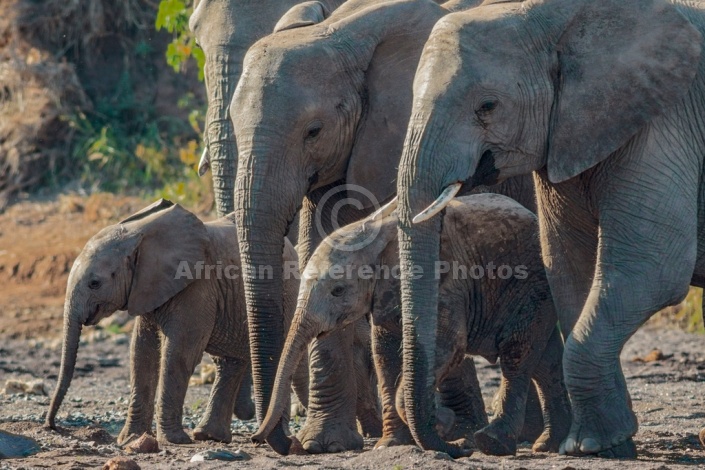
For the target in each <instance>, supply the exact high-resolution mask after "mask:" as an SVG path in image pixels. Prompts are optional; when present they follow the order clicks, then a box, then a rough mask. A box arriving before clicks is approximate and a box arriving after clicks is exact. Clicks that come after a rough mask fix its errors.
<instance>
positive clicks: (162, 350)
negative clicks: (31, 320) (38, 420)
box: [46, 199, 308, 444]
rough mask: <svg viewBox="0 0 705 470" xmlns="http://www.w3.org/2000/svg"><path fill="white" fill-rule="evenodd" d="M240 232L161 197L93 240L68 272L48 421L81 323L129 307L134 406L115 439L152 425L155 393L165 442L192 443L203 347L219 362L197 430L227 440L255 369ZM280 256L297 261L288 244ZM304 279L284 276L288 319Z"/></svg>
mask: <svg viewBox="0 0 705 470" xmlns="http://www.w3.org/2000/svg"><path fill="white" fill-rule="evenodd" d="M235 232H236V229H235V225H234V223H233V221H232V219H231V218H227V217H225V218H221V219H218V220H216V221H213V222H208V223H203V222H201V221H200V220H199V219H198V217H196V216H195V215H193V214H192V213H191V212H189V211H187V210H185V209H183V208H182V207H181V206H179V205H178V204H173V203H171V202H169V201H166V200H163V199H162V200H159V201H157V202H156V203H154V204H152V205H151V206H149V207H147V208H145V209H143V210H141V211H140V212H138V213H136V214H134V215H132V216H130V217H128V218H127V219H125V220H123V221H121V222H119V223H118V224H115V225H111V226H109V227H106V228H105V229H103V230H101V231H100V232H99V233H98V234H96V235H95V236H94V237H93V238H91V239H90V240H89V241H88V243H87V244H86V246H85V248H84V249H83V250H82V251H81V253H80V254H79V256H78V258H77V259H76V261H75V263H74V265H73V267H72V268H71V273H70V275H69V280H68V287H67V294H66V303H65V306H64V344H63V352H62V357H61V371H60V374H59V380H58V385H57V388H56V390H55V391H54V396H53V398H52V401H51V405H50V409H49V413H48V414H47V418H46V424H47V426H49V427H51V428H54V429H55V418H56V414H57V412H58V410H59V407H60V406H61V402H62V401H63V398H64V396H65V394H66V392H67V391H68V388H69V385H70V383H71V379H72V377H73V372H74V367H75V364H76V356H77V351H78V345H79V339H80V334H81V329H82V327H83V326H84V325H95V324H96V323H98V322H99V321H100V320H101V319H102V318H105V317H107V316H109V315H111V314H113V313H114V312H115V311H116V310H125V309H126V310H127V311H128V312H129V314H130V315H132V316H136V317H137V318H136V321H135V326H134V330H133V335H132V344H131V347H130V377H131V378H130V382H131V384H130V388H131V391H130V403H129V408H128V416H127V420H126V422H125V425H124V427H123V429H122V431H121V433H120V436H119V437H118V443H124V442H126V441H128V440H130V439H131V438H132V437H133V436H139V435H141V434H142V433H144V432H151V430H152V419H153V415H154V404H155V397H156V398H157V437H158V439H159V440H162V441H167V442H172V443H177V444H183V443H188V442H191V439H190V438H189V436H188V435H187V434H186V433H185V432H184V430H183V427H182V425H181V419H182V413H183V405H184V398H185V395H186V388H187V386H188V381H189V378H190V377H191V374H192V373H193V370H194V368H195V367H196V365H197V364H198V363H199V362H200V361H201V357H202V355H203V352H204V351H206V352H208V353H209V354H210V355H211V357H212V358H213V361H214V362H215V365H216V377H215V382H214V384H213V388H212V390H211V394H210V398H209V401H208V405H207V409H206V412H205V415H204V416H203V419H202V420H201V422H200V423H199V425H198V426H197V427H196V429H195V430H194V432H193V437H194V439H196V440H206V439H213V440H218V441H223V442H230V440H231V437H232V436H231V431H230V422H231V415H232V413H233V409H234V406H235V401H236V396H237V395H236V393H237V391H238V389H239V388H242V387H241V381H242V379H243V376H244V375H245V373H246V372H247V370H248V368H249V367H250V360H249V348H248V343H247V316H246V312H245V302H244V295H243V292H242V290H243V286H242V281H241V274H242V273H241V272H240V256H239V253H238V250H237V247H236V246H234V245H233V243H232V239H233V237H235V236H236V235H235ZM283 256H284V258H285V259H286V260H287V262H288V263H289V264H291V265H292V266H293V265H295V264H296V252H295V250H294V248H293V247H292V246H291V244H290V243H288V242H287V243H286V244H285V246H284V252H283ZM298 284H299V281H298V279H297V278H296V277H295V276H291V277H290V279H288V280H287V281H286V283H285V291H284V292H285V297H284V302H285V305H286V308H285V309H284V315H283V316H282V318H281V319H280V321H281V322H282V323H283V324H284V326H286V325H288V324H289V323H290V320H291V317H292V315H293V311H294V303H295V299H296V295H297V292H298ZM307 380H308V377H307V370H306V368H305V367H301V368H300V370H299V372H298V375H297V379H296V380H295V384H294V385H295V389H296V391H297V395H298V396H299V398H300V399H301V400H303V402H304V403H305V402H306V399H307V397H308V393H307Z"/></svg>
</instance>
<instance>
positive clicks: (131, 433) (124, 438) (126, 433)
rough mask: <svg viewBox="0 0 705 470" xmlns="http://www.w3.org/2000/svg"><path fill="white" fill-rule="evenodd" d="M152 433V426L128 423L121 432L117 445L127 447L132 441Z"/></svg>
mask: <svg viewBox="0 0 705 470" xmlns="http://www.w3.org/2000/svg"><path fill="white" fill-rule="evenodd" d="M146 432H147V433H151V432H152V426H151V424H150V425H146V424H139V425H138V424H135V423H131V422H129V421H128V422H126V423H125V425H124V426H123V427H122V430H121V431H120V434H119V435H118V438H117V444H118V445H119V446H123V445H126V444H128V443H130V442H131V441H133V440H135V439H137V438H139V437H140V436H141V435H142V434H144V433H146Z"/></svg>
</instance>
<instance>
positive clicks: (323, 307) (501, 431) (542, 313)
mask: <svg viewBox="0 0 705 470" xmlns="http://www.w3.org/2000/svg"><path fill="white" fill-rule="evenodd" d="M439 260H440V263H438V264H437V265H436V267H435V270H434V273H433V275H434V276H435V277H437V278H439V279H440V281H439V282H440V287H439V293H440V295H439V297H438V298H439V305H438V311H439V317H438V334H437V338H436V341H435V345H434V346H433V347H434V351H435V358H434V360H435V362H434V365H433V367H434V381H433V387H434V388H435V387H436V385H437V384H438V383H439V381H442V380H443V379H444V378H445V377H447V376H452V375H453V373H454V369H458V368H459V367H458V366H459V365H460V364H461V362H462V361H463V358H464V356H465V355H466V354H477V355H482V356H484V357H486V358H487V359H488V360H490V361H491V362H494V361H496V360H497V358H499V359H500V366H501V369H502V385H501V390H500V393H499V396H500V403H499V408H498V410H496V415H495V417H494V419H493V420H492V422H491V423H489V424H488V425H486V426H484V427H483V428H482V429H480V430H478V431H477V432H475V433H474V439H475V443H476V445H477V447H478V448H479V449H480V450H481V451H482V452H484V453H487V454H493V455H511V454H514V453H515V452H516V443H517V438H518V436H519V433H520V431H521V429H522V425H523V421H524V409H525V404H526V398H527V395H528V391H529V388H530V384H531V380H532V378H533V380H535V381H536V384H537V386H538V388H539V390H540V391H541V393H540V396H541V397H542V406H543V413H544V418H545V430H544V432H543V434H542V435H541V436H540V437H539V439H538V440H537V441H536V443H535V444H534V446H533V449H534V451H554V452H556V451H558V446H559V444H560V442H561V440H562V439H563V438H564V437H565V436H566V435H567V433H568V430H569V427H570V403H569V401H568V396H567V393H566V390H565V387H564V383H563V371H562V367H561V357H562V352H563V343H562V339H561V336H560V332H559V331H558V328H557V326H556V312H555V309H554V306H553V299H552V298H551V292H550V288H549V285H548V280H547V278H546V272H545V270H544V267H543V263H542V260H541V247H540V243H539V239H538V224H537V221H536V216H535V215H534V214H533V213H531V212H530V211H528V210H527V209H525V208H524V207H522V206H521V205H520V204H518V203H517V202H515V201H513V200H512V199H509V198H507V197H505V196H501V195H495V194H480V195H474V196H466V197H464V198H459V199H456V200H455V201H453V202H451V203H450V204H449V205H448V208H447V212H446V215H445V223H444V225H443V230H442V232H441V247H440V256H439ZM398 262H399V258H398V244H397V217H396V215H392V216H389V217H386V218H383V219H381V220H377V221H374V220H370V219H364V220H362V221H359V222H357V223H354V224H351V225H349V226H346V227H344V228H342V229H340V230H338V231H336V232H334V233H333V234H332V235H331V236H329V237H328V238H326V239H325V240H324V242H323V243H322V244H321V245H320V246H319V247H318V248H317V249H316V251H315V252H314V254H313V256H312V257H311V260H310V261H309V263H308V264H307V265H306V268H305V270H304V272H303V280H302V283H301V287H300V291H299V297H298V301H297V307H296V314H295V315H294V319H293V321H292V327H291V330H290V331H289V335H288V337H287V341H286V345H285V347H284V353H283V355H282V360H281V362H280V364H279V368H278V370H277V379H276V382H275V384H276V385H275V393H274V395H273V399H272V403H271V404H270V406H269V410H268V413H267V417H266V418H265V420H264V421H263V423H262V425H261V427H260V429H259V431H258V432H257V433H256V434H255V435H254V436H253V439H254V440H255V441H256V442H262V441H263V439H264V438H265V437H266V436H267V434H268V433H269V432H271V431H272V429H274V427H275V426H276V425H277V423H278V422H279V420H280V417H281V416H282V413H285V412H286V411H287V408H286V406H287V397H288V395H289V389H290V387H291V380H292V378H293V377H294V375H295V372H296V366H297V363H298V361H299V359H300V358H301V357H302V356H303V355H304V353H305V352H306V345H307V344H308V343H309V342H310V341H312V340H313V339H314V338H316V337H318V336H320V335H325V334H329V333H330V332H332V331H335V330H336V329H339V328H343V327H345V326H347V325H351V324H353V323H354V322H355V320H356V319H357V318H359V317H361V316H364V315H367V314H368V313H370V312H372V323H373V325H374V328H375V331H376V333H375V334H374V335H373V342H374V344H375V349H374V350H375V352H376V353H377V354H376V356H375V362H376V364H377V366H378V367H377V372H378V375H379V378H380V384H381V387H380V389H381V392H382V396H383V398H382V400H383V403H384V404H385V405H387V406H385V411H387V413H385V431H387V430H390V431H392V432H391V435H385V436H384V438H383V440H382V441H381V442H382V443H383V445H388V443H389V442H390V438H392V439H394V440H395V441H396V442H395V443H396V444H411V443H413V440H412V439H411V435H410V434H409V431H408V429H406V428H405V427H403V426H399V425H398V424H397V423H398V422H399V416H398V415H396V413H395V410H394V408H395V407H394V403H395V385H396V384H397V382H398V380H399V378H401V385H399V387H403V382H404V380H405V379H406V375H402V374H401V372H402V367H401V364H400V362H401V361H400V360H399V359H400V358H399V347H400V345H401V336H402V332H401V328H400V324H399V323H400V318H399V316H400V312H399V305H400V298H399V290H398V287H399V286H398V284H396V285H395V283H394V280H395V278H394V275H393V271H394V267H396V268H397V269H398V266H399V265H398ZM396 401H397V403H398V404H397V405H396V411H399V410H400V408H402V409H405V408H406V407H400V404H399V403H401V404H404V400H403V398H402V399H401V400H400V399H399V398H397V399H396ZM480 403H481V399H480ZM460 408H461V409H462V406H461V407H460ZM480 409H481V411H482V412H483V413H484V409H482V408H480ZM454 411H455V410H454ZM485 419H486V418H485ZM395 422H396V423H395ZM456 437H469V438H472V435H471V434H470V435H467V434H466V435H465V436H456ZM385 439H386V440H385Z"/></svg>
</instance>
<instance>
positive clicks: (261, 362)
mask: <svg viewBox="0 0 705 470" xmlns="http://www.w3.org/2000/svg"><path fill="white" fill-rule="evenodd" d="M243 142H245V145H244V148H241V152H242V155H241V159H240V168H239V171H238V178H237V186H236V196H237V197H236V209H235V216H236V219H237V230H238V240H239V244H240V253H241V257H242V268H243V274H244V276H243V281H244V288H245V301H246V303H247V322H248V327H249V334H250V356H251V358H252V377H253V383H254V395H255V409H256V414H257V420H258V421H260V422H261V420H262V418H263V417H264V414H265V411H266V408H265V407H266V406H267V404H268V403H269V400H270V396H271V392H272V386H273V384H274V377H275V373H276V366H277V363H278V361H279V356H280V354H281V350H282V345H283V343H284V315H283V280H282V274H283V273H282V263H283V250H284V235H285V233H286V230H287V227H288V225H289V223H290V222H291V220H292V219H293V218H294V215H295V212H296V206H297V205H298V204H300V203H301V200H302V199H303V196H304V191H305V188H300V190H299V191H298V193H294V194H293V195H291V196H290V194H287V193H285V192H283V191H282V188H286V187H287V186H289V187H290V186H291V183H290V182H287V181H288V180H290V179H291V174H290V173H289V176H288V177H281V178H280V179H277V176H278V175H277V174H276V173H274V174H271V173H267V172H268V169H267V168H263V169H260V168H257V165H256V164H255V162H254V160H255V159H256V158H257V157H256V156H255V155H261V154H262V152H260V151H258V150H256V149H254V150H253V149H251V148H250V147H249V145H250V142H249V141H248V140H247V139H243ZM262 150H264V149H262ZM280 166H281V165H280ZM253 168H257V170H254V169H253ZM283 171H284V172H287V171H290V169H289V168H287V167H283ZM295 189H296V188H295ZM297 194H298V196H297ZM287 208H288V209H287ZM285 438H286V436H284V431H283V428H282V427H281V426H280V427H278V428H276V429H275V431H274V432H273V433H272V434H271V435H270V436H269V438H268V440H267V442H269V443H270V445H272V447H274V446H276V445H281V443H282V442H284V440H285ZM275 450H277V451H278V452H280V451H281V452H280V453H282V452H285V451H288V445H287V447H286V449H280V448H275Z"/></svg>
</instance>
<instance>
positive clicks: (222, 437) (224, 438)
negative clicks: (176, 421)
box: [193, 426, 233, 444]
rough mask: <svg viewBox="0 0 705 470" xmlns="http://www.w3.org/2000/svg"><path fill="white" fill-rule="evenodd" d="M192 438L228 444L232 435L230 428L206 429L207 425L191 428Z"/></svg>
mask: <svg viewBox="0 0 705 470" xmlns="http://www.w3.org/2000/svg"><path fill="white" fill-rule="evenodd" d="M193 439H194V440H195V441H216V442H225V443H226V444H229V443H230V442H231V441H232V439H233V437H232V433H231V432H230V429H228V430H227V432H226V431H224V430H216V429H208V427H207V426H203V427H201V426H199V427H197V428H196V429H194V430H193Z"/></svg>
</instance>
